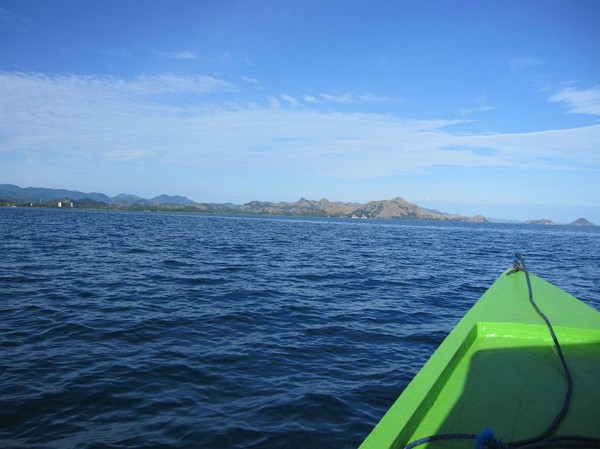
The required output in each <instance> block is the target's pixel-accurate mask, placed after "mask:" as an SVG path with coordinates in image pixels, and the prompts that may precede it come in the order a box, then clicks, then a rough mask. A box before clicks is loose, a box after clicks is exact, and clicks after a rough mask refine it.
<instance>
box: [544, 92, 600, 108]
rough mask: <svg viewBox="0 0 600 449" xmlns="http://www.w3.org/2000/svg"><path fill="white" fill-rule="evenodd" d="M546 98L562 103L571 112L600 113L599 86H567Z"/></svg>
mask: <svg viewBox="0 0 600 449" xmlns="http://www.w3.org/2000/svg"><path fill="white" fill-rule="evenodd" d="M548 100H549V101H554V102H558V103H563V104H564V105H565V106H566V107H567V108H568V111H569V112H570V113H572V114H592V115H600V87H593V88H590V89H575V88H573V87H567V88H565V89H562V90H561V91H560V92H557V93H555V94H554V95H552V96H551V97H550V98H549V99H548Z"/></svg>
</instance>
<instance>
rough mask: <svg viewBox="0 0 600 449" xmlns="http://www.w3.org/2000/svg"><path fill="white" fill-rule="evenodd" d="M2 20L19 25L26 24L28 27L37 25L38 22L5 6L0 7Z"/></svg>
mask: <svg viewBox="0 0 600 449" xmlns="http://www.w3.org/2000/svg"><path fill="white" fill-rule="evenodd" d="M0 20H2V21H3V22H7V23H12V24H16V25H19V26H25V27H28V28H34V27H37V24H36V23H35V22H33V21H31V20H29V19H26V18H25V17H23V16H20V15H18V14H15V13H12V12H10V11H8V10H7V9H4V8H0Z"/></svg>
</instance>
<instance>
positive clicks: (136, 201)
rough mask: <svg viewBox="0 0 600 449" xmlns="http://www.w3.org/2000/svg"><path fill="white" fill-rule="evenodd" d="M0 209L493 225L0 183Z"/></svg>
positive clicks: (392, 206)
mask: <svg viewBox="0 0 600 449" xmlns="http://www.w3.org/2000/svg"><path fill="white" fill-rule="evenodd" d="M0 206H5V207H7V206H8V207H43V208H62V209H72V208H77V209H96V210H120V211H138V212H188V213H190V212H191V213H213V214H248V215H278V216H306V217H333V218H357V219H374V218H380V219H386V218H387V219H390V218H396V219H413V220H444V221H460V222H472V223H487V222H489V221H490V220H489V219H488V218H486V217H484V216H482V215H475V216H473V217H466V216H463V215H458V214H449V213H445V212H440V211H438V210H435V209H427V208H423V207H420V206H418V205H416V204H414V203H410V202H408V201H406V200H404V199H403V198H400V197H397V198H393V199H391V200H379V201H369V202H368V203H354V202H351V203H344V202H341V201H335V202H334V201H329V200H327V199H325V198H323V199H321V200H318V201H317V200H307V199H305V198H301V199H300V200H298V201H295V202H270V201H250V202H249V203H245V204H241V205H237V204H232V203H198V202H195V201H193V200H190V199H189V198H186V197H183V196H179V195H174V196H171V195H159V196H157V197H154V198H151V199H145V198H141V197H138V196H136V195H129V194H119V195H117V196H115V197H109V196H107V195H105V194H103V193H83V192H79V191H76V190H65V189H48V188H42V187H39V188H38V187H27V188H22V187H18V186H16V185H12V184H0ZM523 223H525V224H542V225H554V224H556V223H554V222H552V221H551V220H547V219H540V220H528V221H525V222H523ZM569 224H570V225H577V226H594V224H593V223H591V222H589V221H588V220H586V219H585V218H579V219H577V220H575V221H573V222H571V223H569Z"/></svg>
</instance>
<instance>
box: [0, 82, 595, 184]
mask: <svg viewBox="0 0 600 449" xmlns="http://www.w3.org/2000/svg"><path fill="white" fill-rule="evenodd" d="M246 86H247V85H246ZM220 92H225V93H227V95H228V97H227V99H226V100H224V99H221V100H217V98H221V97H217V98H215V94H216V93H220ZM188 93H193V94H195V95H198V96H199V97H200V99H201V100H202V101H200V102H199V103H189V102H185V103H175V102H171V103H165V102H164V101H162V97H163V96H164V95H172V94H185V95H183V97H186V98H187V97H188V95H187V94H188ZM246 95H247V96H250V97H251V98H253V99H254V100H253V101H248V100H247V98H246ZM231 96H234V98H233V99H232V98H231ZM255 97H256V92H254V91H252V92H249V93H248V92H244V91H243V90H242V87H240V86H235V85H232V84H231V83H229V82H226V81H223V80H219V79H216V78H212V77H207V76H176V75H162V76H151V77H149V76H146V77H137V78H135V79H133V80H123V79H118V78H101V77H82V76H75V75H68V76H51V75H44V74H26V73H6V72H5V73H2V72H0V166H4V167H6V166H7V164H6V163H3V157H8V156H6V155H8V154H9V153H10V154H12V155H13V156H14V155H15V154H27V156H28V158H30V159H31V160H32V165H37V166H41V165H44V164H45V165H47V166H54V167H58V168H61V169H62V170H66V171H68V170H70V169H71V170H72V169H74V168H77V170H79V171H81V170H82V167H87V169H88V170H89V171H90V172H91V171H94V170H96V169H98V167H100V166H107V167H113V166H118V167H124V166H126V165H127V164H138V163H141V162H143V163H144V164H146V165H148V166H152V167H155V168H156V167H160V169H161V170H166V168H167V167H169V169H170V170H171V169H172V170H173V172H175V171H177V172H178V173H181V172H182V171H183V172H185V173H188V174H189V176H192V173H193V176H202V174H206V173H215V172H218V173H225V172H227V173H238V174H243V173H248V172H252V173H254V174H258V175H260V174H262V173H264V174H265V175H266V174H270V173H274V172H276V173H279V174H282V175H285V176H291V175H298V176H301V175H303V174H306V173H310V174H311V175H318V176H321V177H329V178H353V179H356V178H363V179H369V178H376V177H382V176H390V175H395V174H398V173H402V172H406V171H415V170H422V169H427V168H429V167H434V166H445V167H466V166H471V167H482V166H487V167H522V168H526V167H539V168H552V169H562V168H564V167H565V166H566V167H567V168H573V169H600V154H599V153H598V152H597V142H599V141H600V125H599V126H587V127H581V128H573V129H563V130H547V131H540V132H531V133H520V134H491V135H476V134H474V135H464V131H463V134H461V135H457V134H454V133H453V132H452V126H453V125H456V124H461V123H465V121H464V120H458V121H457V120H445V119H438V120H414V119H407V118H402V117H398V116H394V115H392V114H378V113H348V112H320V111H319V110H318V108H317V109H316V110H314V109H312V110H311V109H310V108H309V107H305V108H294V107H293V106H295V105H296V104H297V102H298V101H299V100H298V98H297V97H292V96H288V95H279V96H272V97H264V98H262V100H259V101H256V99H255ZM209 99H210V101H209ZM304 101H305V102H306V103H307V104H310V101H309V100H308V99H307V98H306V97H305V98H304ZM289 106H292V107H289ZM448 148H452V149H454V150H453V151H448ZM482 148H483V149H486V151H479V150H477V149H482ZM473 149H475V150H473ZM3 155H5V156H3ZM111 164H112V165H111ZM115 164H116V165H115ZM58 168H57V170H58ZM17 169H21V170H25V168H24V167H21V168H17ZM5 170H6V168H5ZM11 170H15V168H11ZM27 170H31V167H28V168H27ZM125 171H127V170H125ZM1 174H2V169H0V175H1Z"/></svg>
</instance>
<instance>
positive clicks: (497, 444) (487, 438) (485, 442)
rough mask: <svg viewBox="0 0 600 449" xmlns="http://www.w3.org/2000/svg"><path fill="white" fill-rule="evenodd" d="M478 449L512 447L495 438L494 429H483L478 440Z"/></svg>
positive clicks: (505, 448) (508, 448)
mask: <svg viewBox="0 0 600 449" xmlns="http://www.w3.org/2000/svg"><path fill="white" fill-rule="evenodd" d="M476 443H477V446H475V447H476V449H510V445H508V444H506V443H504V442H502V441H501V440H498V439H497V438H496V437H494V431H493V430H492V429H489V428H488V429H483V430H482V431H481V432H479V434H478V435H477V438H476Z"/></svg>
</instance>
